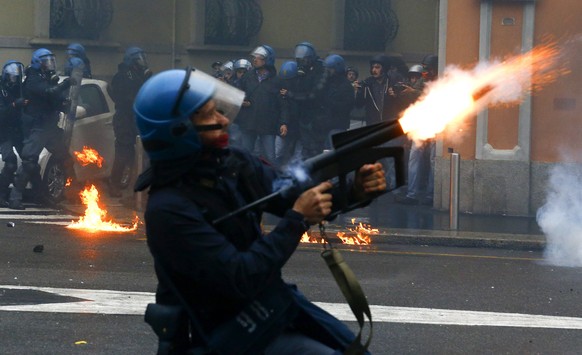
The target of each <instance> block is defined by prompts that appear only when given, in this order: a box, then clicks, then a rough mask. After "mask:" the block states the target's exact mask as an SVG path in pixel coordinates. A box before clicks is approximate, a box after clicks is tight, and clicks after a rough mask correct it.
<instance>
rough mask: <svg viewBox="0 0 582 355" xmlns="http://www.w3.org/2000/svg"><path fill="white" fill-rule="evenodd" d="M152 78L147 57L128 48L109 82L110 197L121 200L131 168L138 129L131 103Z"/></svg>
mask: <svg viewBox="0 0 582 355" xmlns="http://www.w3.org/2000/svg"><path fill="white" fill-rule="evenodd" d="M151 75H152V72H151V70H150V69H149V67H148V63H147V59H146V55H145V53H144V51H143V50H142V49H141V48H139V47H129V48H128V49H127V50H126V51H125V55H124V57H123V62H121V63H120V64H119V65H118V66H117V73H116V74H115V75H114V76H113V79H112V81H111V91H110V94H111V98H112V99H113V101H114V102H115V116H114V117H113V132H114V133H115V160H114V161H113V167H112V169H111V177H110V179H109V195H110V196H111V197H121V189H122V188H123V187H125V186H123V184H122V178H123V175H124V170H125V169H127V167H131V166H133V161H134V156H135V141H136V139H137V128H136V127H135V121H134V117H133V100H134V99H135V95H137V92H138V91H139V89H140V87H141V86H142V85H143V83H144V82H145V81H146V80H147V79H148V78H149V77H150V76H151Z"/></svg>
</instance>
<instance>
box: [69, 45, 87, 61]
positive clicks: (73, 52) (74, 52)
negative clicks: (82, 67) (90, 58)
mask: <svg viewBox="0 0 582 355" xmlns="http://www.w3.org/2000/svg"><path fill="white" fill-rule="evenodd" d="M67 54H68V55H70V56H74V57H79V58H85V57H86V54H85V47H83V45H82V44H80V43H71V44H69V45H68V46H67Z"/></svg>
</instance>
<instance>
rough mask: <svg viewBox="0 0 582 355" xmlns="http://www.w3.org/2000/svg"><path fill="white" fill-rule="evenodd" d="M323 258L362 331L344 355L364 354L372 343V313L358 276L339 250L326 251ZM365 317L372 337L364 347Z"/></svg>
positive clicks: (322, 254)
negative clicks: (362, 340)
mask: <svg viewBox="0 0 582 355" xmlns="http://www.w3.org/2000/svg"><path fill="white" fill-rule="evenodd" d="M321 256H322V257H323V259H324V260H325V262H326V263H327V266H328V267H329V270H330V271H331V273H332V275H333V277H334V278H335V281H336V283H337V284H338V286H339V288H340V290H341V291H342V293H343V295H344V297H345V298H346V301H347V302H348V304H349V305H350V308H351V309H352V312H353V313H354V315H355V316H356V319H357V321H358V324H359V325H360V331H359V332H358V335H357V336H356V339H354V341H353V342H352V343H351V344H350V345H349V346H348V348H347V349H346V351H345V353H344V354H364V353H365V352H366V351H367V350H368V346H369V345H370V342H371V341H372V313H371V312H370V307H369V306H368V300H367V299H366V295H365V294H364V291H363V290H362V287H361V286H360V283H359V282H358V279H357V278H356V275H354V272H353V271H352V269H350V267H349V266H348V264H346V262H345V261H344V258H343V257H342V255H341V254H340V252H339V250H337V249H335V248H330V249H326V250H324V251H323V252H322V253H321ZM364 315H365V316H366V317H368V320H369V321H370V335H369V336H368V340H367V341H366V343H365V344H364V345H362V343H361V339H362V330H363V328H364V323H365V319H364Z"/></svg>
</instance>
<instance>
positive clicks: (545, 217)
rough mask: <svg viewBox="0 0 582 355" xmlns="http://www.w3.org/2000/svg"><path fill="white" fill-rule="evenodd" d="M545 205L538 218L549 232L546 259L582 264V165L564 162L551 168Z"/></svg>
mask: <svg viewBox="0 0 582 355" xmlns="http://www.w3.org/2000/svg"><path fill="white" fill-rule="evenodd" d="M548 184H549V186H548V195H547V199H546V203H545V205H543V206H542V207H541V208H540V209H539V210H538V212H537V221H538V224H539V226H540V227H541V229H542V231H543V232H544V234H545V235H546V242H547V243H546V250H545V252H544V258H545V260H546V261H547V262H548V263H549V264H552V265H557V266H569V267H580V266H582V189H581V188H580V186H582V165H580V164H574V163H563V164H559V165H556V166H555V167H554V168H552V170H551V171H550V176H549V179H548Z"/></svg>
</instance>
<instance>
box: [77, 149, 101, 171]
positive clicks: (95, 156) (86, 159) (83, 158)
mask: <svg viewBox="0 0 582 355" xmlns="http://www.w3.org/2000/svg"><path fill="white" fill-rule="evenodd" d="M73 154H75V156H76V157H77V160H78V161H79V162H80V163H81V165H82V166H87V165H89V164H95V165H97V166H98V167H100V168H101V167H102V166H103V157H102V156H100V155H99V153H98V152H97V151H96V150H95V149H93V148H89V147H87V146H84V147H83V150H82V151H81V152H73Z"/></svg>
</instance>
